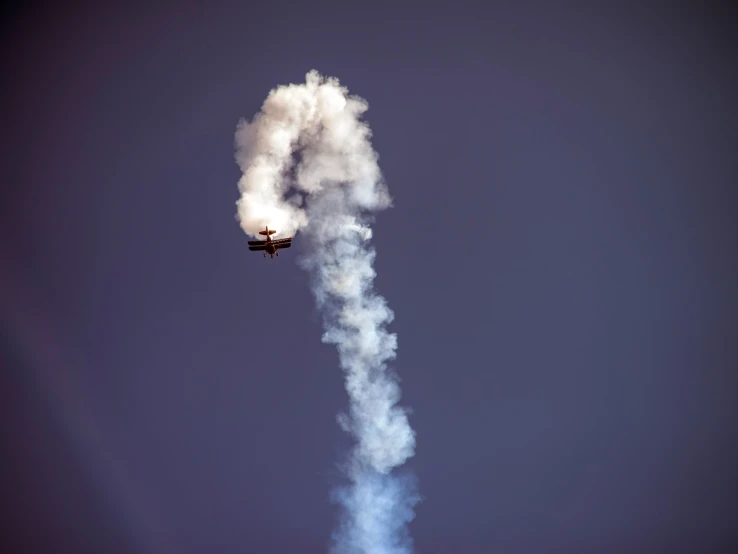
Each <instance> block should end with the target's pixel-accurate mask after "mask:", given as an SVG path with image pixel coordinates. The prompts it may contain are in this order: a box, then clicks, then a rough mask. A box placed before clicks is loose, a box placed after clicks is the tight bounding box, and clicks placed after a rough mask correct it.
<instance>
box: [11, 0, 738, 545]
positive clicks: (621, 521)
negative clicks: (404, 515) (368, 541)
mask: <svg viewBox="0 0 738 554" xmlns="http://www.w3.org/2000/svg"><path fill="white" fill-rule="evenodd" d="M300 4H304V5H300V6H299V7H296V8H295V7H291V6H290V5H289V4H280V3H278V2H273V1H269V2H263V3H261V4H256V3H249V2H233V3H232V5H231V6H228V5H226V4H218V7H212V6H211V7H208V8H207V9H206V8H204V7H195V6H194V5H190V3H189V2H178V3H176V4H175V3H172V4H171V6H166V5H163V6H162V7H160V8H145V9H144V8H141V9H135V8H125V7H119V8H111V7H109V6H107V5H106V6H104V7H97V8H94V9H93V8H89V9H84V8H81V7H76V8H71V7H70V8H66V9H61V8H59V7H57V6H56V5H55V4H50V5H48V6H43V5H38V6H36V7H34V8H23V9H22V8H16V9H14V10H13V9H9V10H7V11H6V13H5V15H4V17H3V19H2V24H1V25H2V27H1V28H0V31H1V32H0V37H1V38H0V41H2V49H0V69H1V70H2V75H3V76H4V78H3V87H2V104H1V105H2V116H3V117H2V121H3V129H4V139H3V163H2V164H0V177H1V178H2V181H1V182H2V185H3V186H2V189H1V192H0V194H1V196H0V279H1V280H0V317H1V319H0V321H1V322H2V327H0V330H1V331H2V334H1V335H0V339H2V340H1V342H0V347H1V348H0V355H1V357H0V364H1V366H2V369H3V372H2V379H3V385H2V386H1V387H0V395H1V396H0V406H2V412H0V421H2V424H1V425H0V448H1V449H2V452H3V458H2V460H3V461H2V472H0V476H1V477H0V485H1V487H2V488H0V501H1V502H2V519H3V524H2V525H0V529H1V530H2V535H1V538H0V541H1V544H0V546H2V548H1V549H0V550H2V551H3V552H49V551H54V552H62V553H67V552H69V553H76V554H86V553H88V552H89V553H93V552H94V553H99V552H105V553H107V554H123V553H126V554H133V553H135V554H154V553H157V554H158V553H171V554H199V553H206V552H207V553H213V552H217V553H219V554H229V553H234V554H235V553H246V552H287V551H289V552H300V553H303V554H318V553H324V552H327V545H328V542H329V539H330V534H331V531H332V529H333V528H334V524H335V521H336V516H337V512H336V508H335V506H333V505H332V504H331V503H330V500H329V495H330V491H331V489H332V488H333V487H334V486H335V485H337V484H339V483H341V475H340V473H339V472H338V470H337V469H336V466H335V464H336V462H337V461H338V460H339V459H340V456H341V455H342V453H345V451H346V448H347V446H348V444H349V443H348V438H347V437H346V436H345V435H343V433H342V432H341V431H340V429H339V427H338V425H337V424H336V421H335V415H336V414H337V413H338V412H339V411H340V410H342V409H345V407H346V402H347V398H346V394H345V392H344V390H343V381H342V375H341V372H340V370H339V368H338V361H337V355H336V353H335V351H334V349H333V347H332V346H330V345H324V344H322V343H321V341H320V336H321V331H322V330H321V324H320V317H319V314H318V313H317V312H316V309H315V307H314V303H313V298H312V296H311V293H310V289H309V286H308V281H307V275H306V274H305V273H304V272H303V271H302V270H301V269H300V268H299V267H298V266H297V265H296V263H295V261H296V259H297V258H298V257H299V255H300V253H301V246H300V241H299V235H298V237H297V238H296V241H295V247H294V248H292V249H291V250H289V251H286V252H285V254H284V255H283V256H280V257H279V259H278V260H274V262H270V261H268V260H264V259H263V258H262V257H261V256H260V255H258V254H253V253H250V252H249V251H248V249H247V244H246V241H247V240H248V237H247V236H246V235H244V234H243V232H242V231H241V229H240V228H239V226H238V223H237V222H236V221H235V219H234V216H235V211H236V207H235V201H236V200H237V198H238V190H237V187H236V183H237V181H238V178H239V176H240V173H239V170H238V167H237V165H236V164H235V162H234V159H233V135H234V132H235V128H236V124H237V122H238V120H239V118H241V117H246V118H250V117H252V116H253V115H254V114H255V113H256V112H257V111H258V110H259V108H260V106H261V103H262V102H263V100H264V99H265V98H266V95H267V94H268V92H269V90H270V89H272V88H273V87H275V86H277V85H280V84H286V83H289V82H301V81H303V79H304V76H305V73H306V72H307V71H308V70H310V69H313V68H314V69H317V70H318V71H320V72H322V73H323V74H326V75H331V76H336V77H338V78H339V79H341V81H342V83H344V84H345V85H347V86H348V87H349V88H350V90H351V92H352V93H355V94H358V95H360V96H362V97H364V98H365V99H367V100H368V102H369V106H370V109H369V111H368V113H367V120H368V122H369V124H370V125H371V127H372V129H373V131H374V141H373V143H374V146H375V148H376V150H377V151H378V152H379V154H380V167H381V168H382V170H383V172H384V174H385V177H386V180H387V183H388V185H389V189H390V192H391V194H392V195H393V197H394V200H395V202H394V204H395V205H394V207H393V208H392V209H391V210H388V211H387V212H385V213H383V214H381V215H380V216H379V218H378V219H377V221H376V225H375V239H374V245H375V247H376V249H377V252H378V256H377V262H376V269H377V271H378V276H377V280H376V284H377V288H378V292H379V293H380V294H382V295H383V296H385V297H386V298H387V300H388V302H389V305H390V307H391V308H392V309H393V310H394V311H395V314H396V320H395V322H394V323H393V324H392V326H391V330H392V331H393V332H396V333H397V334H398V339H399V349H398V358H397V362H396V363H395V365H394V367H395V368H396V369H397V371H398V373H399V374H400V376H401V377H402V383H401V386H402V390H403V394H404V396H403V400H402V403H403V405H405V406H408V407H410V408H411V409H412V410H413V413H412V415H411V423H412V425H413V427H414V428H415V429H416V431H417V433H418V437H417V439H418V447H417V453H416V456H415V458H413V459H412V460H411V462H410V463H409V464H408V466H407V468H408V469H409V470H412V471H413V472H414V473H415V475H416V476H417V477H418V480H419V485H420V493H421V495H422V496H423V501H422V503H421V504H419V505H418V507H417V515H416V519H415V521H413V523H412V524H411V526H410V529H411V534H412V536H413V538H414V540H415V544H416V549H417V551H418V553H419V554H441V553H443V554H447V553H449V552H453V553H455V554H494V553H500V554H502V553H505V554H533V553H535V554H538V553H541V552H546V553H554V554H558V553H561V554H564V553H566V554H570V553H574V552H588V553H602V554H616V553H617V554H622V553H623V552H629V553H635V554H641V553H642V554H653V553H657V552H669V553H670V554H674V553H680V552H685V553H686V552H701V553H713V552H715V553H718V552H719V553H723V552H726V553H727V552H735V551H738V531H736V530H737V529H738V479H737V478H736V468H737V467H738V431H737V427H736V423H737V422H738V421H737V420H738V374H737V373H736V372H737V371H738V347H737V346H736V344H738V334H737V329H738V317H737V316H736V314H738V297H737V295H736V283H738V260H737V257H736V253H737V252H738V224H737V223H736V213H735V212H736V190H735V185H736V182H737V180H736V177H737V176H738V158H737V157H736V147H738V131H737V129H738V117H737V115H736V108H735V99H736V98H738V82H737V78H736V72H735V68H734V64H733V55H734V52H735V44H734V42H735V41H734V39H732V38H731V36H730V33H731V25H730V24H729V22H728V20H727V15H726V14H721V13H718V12H717V11H716V10H713V9H712V8H709V7H704V6H703V7H701V8H699V10H697V9H695V10H692V11H688V10H683V9H677V8H676V7H672V8H671V9H670V10H663V11H659V10H656V9H651V8H645V7H640V8H637V9H635V8H634V9H626V8H624V7H618V6H616V7H612V8H610V9H604V8H594V7H588V8H578V9H571V10H570V9H561V8H559V9H554V8H553V7H552V4H553V3H552V2H539V3H537V4H535V3H520V2H506V3H502V4H500V5H498V6H497V7H490V6H487V5H486V3H483V2H479V3H475V4H468V3H464V2H452V3H447V4H443V5H438V6H435V5H434V4H433V3H432V2H418V3H416V5H414V6H411V5H410V4H408V3H403V2H399V3H396V4H395V3H392V4H390V3H387V6H386V7H376V6H374V3H372V2H364V3H362V4H356V5H352V4H351V3H347V2H335V3H333V4H331V5H328V4H325V5H324V4H323V3H322V2H321V3H312V2H306V3H300ZM75 5H78V4H75ZM213 5H215V3H213Z"/></svg>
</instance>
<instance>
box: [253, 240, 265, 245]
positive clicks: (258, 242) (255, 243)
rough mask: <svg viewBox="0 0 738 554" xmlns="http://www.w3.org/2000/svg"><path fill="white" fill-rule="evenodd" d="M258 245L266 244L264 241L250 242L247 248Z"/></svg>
mask: <svg viewBox="0 0 738 554" xmlns="http://www.w3.org/2000/svg"><path fill="white" fill-rule="evenodd" d="M259 244H266V241H265V240H250V241H249V246H258V245H259Z"/></svg>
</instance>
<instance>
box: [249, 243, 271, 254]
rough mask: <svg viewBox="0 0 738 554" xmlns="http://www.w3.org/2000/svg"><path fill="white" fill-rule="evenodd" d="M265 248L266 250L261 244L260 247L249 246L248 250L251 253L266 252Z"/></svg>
mask: <svg viewBox="0 0 738 554" xmlns="http://www.w3.org/2000/svg"><path fill="white" fill-rule="evenodd" d="M266 248H267V247H266V245H264V244H262V245H260V246H249V250H251V251H252V252H253V251H254V250H266Z"/></svg>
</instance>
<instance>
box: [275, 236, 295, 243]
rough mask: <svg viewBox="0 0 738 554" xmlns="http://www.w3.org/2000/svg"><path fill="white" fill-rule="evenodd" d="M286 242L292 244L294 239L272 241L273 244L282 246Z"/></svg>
mask: <svg viewBox="0 0 738 554" xmlns="http://www.w3.org/2000/svg"><path fill="white" fill-rule="evenodd" d="M285 242H292V237H289V238H286V239H277V240H273V241H272V244H282V243H285Z"/></svg>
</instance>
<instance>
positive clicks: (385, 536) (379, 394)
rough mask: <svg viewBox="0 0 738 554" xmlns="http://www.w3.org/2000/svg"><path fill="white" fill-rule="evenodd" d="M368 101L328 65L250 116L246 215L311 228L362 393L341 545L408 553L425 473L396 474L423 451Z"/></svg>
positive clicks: (322, 292)
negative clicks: (405, 393)
mask: <svg viewBox="0 0 738 554" xmlns="http://www.w3.org/2000/svg"><path fill="white" fill-rule="evenodd" d="M367 108H368V106H367V103H366V102H365V101H364V100H362V99H361V98H359V97H356V96H349V95H348V91H347V89H346V88H344V87H342V86H341V85H340V84H339V82H338V80H337V79H334V78H324V77H322V76H321V75H319V74H318V73H317V72H316V71H311V72H309V73H308V74H307V77H306V82H305V83H304V84H299V85H295V84H292V85H287V86H280V87H278V88H276V89H274V90H272V91H271V92H270V93H269V96H268V97H267V99H266V101H265V102H264V104H263V106H262V108H261V111H260V112H259V113H258V114H257V115H256V116H255V117H254V119H253V120H252V121H251V122H247V121H241V122H239V125H238V129H237V131H236V160H237V162H238V164H239V166H240V167H241V170H242V171H243V176H242V177H241V179H240V181H239V183H238V185H239V190H240V192H241V197H240V199H239V200H238V202H237V206H238V218H239V220H240V223H241V227H242V228H243V230H244V231H245V232H246V233H247V234H249V235H253V236H257V233H258V231H259V230H261V229H263V228H264V227H265V226H266V225H269V227H270V228H276V229H278V231H279V232H280V235H282V236H289V235H292V234H294V233H296V232H297V231H298V230H301V231H302V232H303V233H304V235H303V236H304V238H305V239H306V240H305V244H306V246H307V255H306V256H305V258H304V259H303V260H301V265H302V266H303V267H304V268H305V269H307V270H308V271H309V272H310V274H311V276H312V284H313V286H312V288H313V293H314V295H315V298H316V301H317V303H318V306H319V307H320V308H321V310H322V312H323V315H324V326H325V333H324V335H323V341H324V342H327V343H333V344H335V345H336V348H337V349H338V354H339V359H340V363H341V367H342V368H343V370H344V372H345V377H346V390H347V392H348V394H349V398H350V409H349V414H342V415H341V416H339V422H340V424H341V426H342V427H343V428H344V429H345V430H346V431H347V432H349V433H351V434H352V435H353V436H354V437H355V439H356V444H355V446H354V448H353V451H352V452H351V455H350V456H349V459H348V461H347V463H346V465H345V472H346V475H347V477H348V479H349V481H350V485H349V486H347V487H345V488H343V489H340V490H339V491H336V494H335V497H336V499H337V500H338V501H339V502H340V503H341V504H342V505H343V507H344V508H345V511H344V517H343V521H342V524H341V526H340V529H339V530H338V531H337V532H336V535H335V537H334V539H335V545H334V548H335V550H334V551H335V552H340V553H341V554H344V553H346V554H349V553H350V554H361V553H371V554H401V553H406V552H409V551H410V549H411V543H410V539H409V536H408V534H407V529H406V523H407V522H409V521H410V520H411V519H412V518H413V515H414V514H413V506H414V505H415V503H417V501H418V497H417V495H416V493H415V486H414V482H413V481H412V480H411V478H409V477H401V476H397V475H395V474H393V473H392V469H393V468H396V467H398V466H400V465H402V464H403V463H404V462H405V461H406V460H407V459H408V458H409V457H411V456H412V455H413V452H414V448H415V433H414V432H413V430H412V428H411V427H410V424H409V423H408V420H407V415H406V412H405V410H403V409H402V408H401V407H399V406H398V405H397V403H398V401H399V398H400V389H399V387H398V385H397V380H396V378H395V376H394V375H393V374H392V372H391V371H390V369H389V368H388V367H387V362H388V361H389V360H391V359H393V358H394V357H395V350H396V348H397V337H396V335H395V334H393V333H389V332H387V330H386V328H385V326H386V325H387V324H388V323H390V322H391V321H392V319H393V317H394V316H393V313H392V311H391V310H390V309H389V307H388V306H387V302H386V301H385V299H384V298H382V297H381V296H379V295H378V294H376V293H375V292H374V290H373V281H374V277H375V275H376V274H375V271H374V268H373V262H374V257H375V252H374V250H373V249H372V248H371V247H370V245H369V240H370V239H371V236H372V231H371V228H370V226H369V223H370V220H371V219H370V218H371V216H372V214H373V213H374V212H376V211H378V210H382V209H384V208H387V207H388V206H389V205H390V202H391V200H390V197H389V194H388V192H387V189H386V186H385V185H384V183H383V181H382V175H381V172H380V170H379V167H378V165H377V154H376V153H375V152H374V150H373V149H372V147H371V144H370V138H371V131H370V129H369V127H368V125H367V124H366V123H364V122H363V121H362V120H361V116H362V114H363V113H364V112H365V111H366V110H367Z"/></svg>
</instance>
